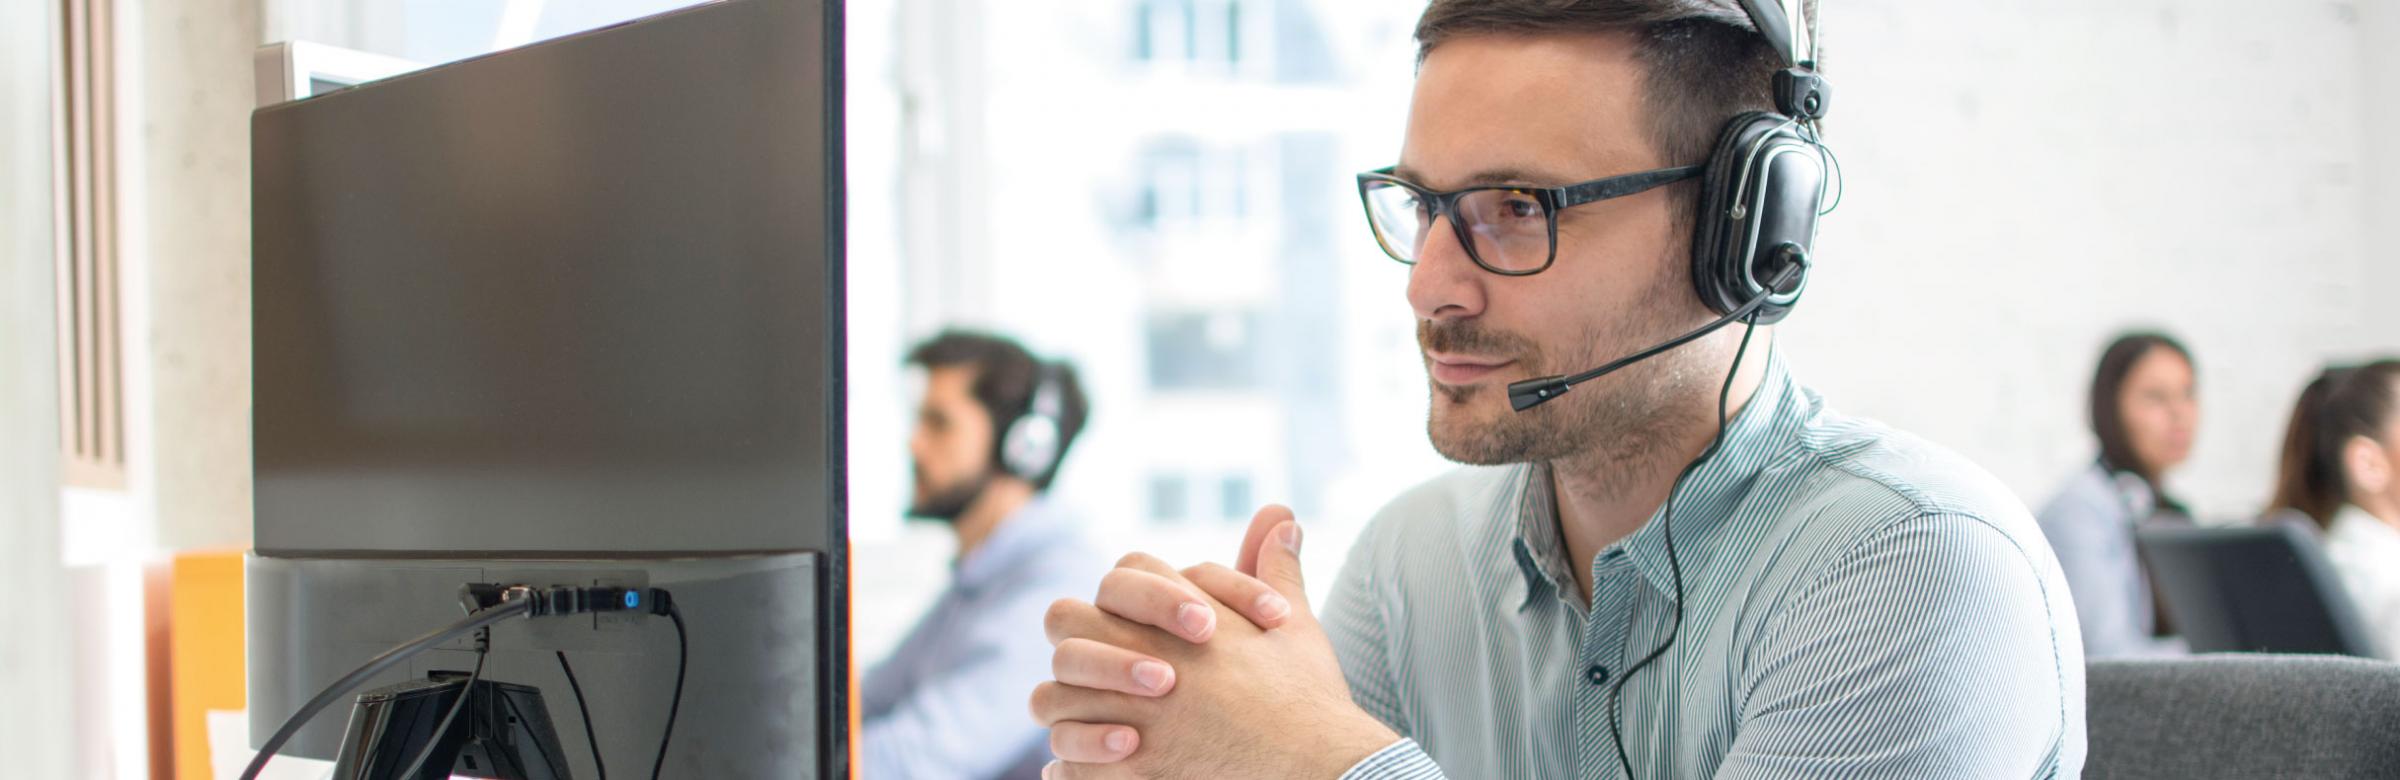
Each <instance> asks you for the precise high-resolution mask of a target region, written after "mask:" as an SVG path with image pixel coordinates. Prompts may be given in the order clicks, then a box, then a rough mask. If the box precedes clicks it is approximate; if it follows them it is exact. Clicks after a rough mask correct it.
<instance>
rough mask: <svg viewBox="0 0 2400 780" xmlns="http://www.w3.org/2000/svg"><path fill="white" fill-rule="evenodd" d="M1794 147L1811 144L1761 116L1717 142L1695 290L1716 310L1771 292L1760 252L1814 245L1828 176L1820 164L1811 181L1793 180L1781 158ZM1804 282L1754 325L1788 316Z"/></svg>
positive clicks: (1730, 128)
mask: <svg viewBox="0 0 2400 780" xmlns="http://www.w3.org/2000/svg"><path fill="white" fill-rule="evenodd" d="M1793 148H1806V149H1813V144H1811V142H1809V141H1807V140H1806V139H1804V138H1802V137H1801V136H1800V135H1799V134H1798V133H1796V132H1794V130H1793V129H1792V123H1791V122H1790V120H1788V119H1786V118H1784V117H1783V116H1781V115H1778V114H1773V113H1768V112H1764V111H1753V112H1749V113H1745V114H1742V115H1741V116H1738V117H1735V118H1734V119H1733V121H1731V122H1728V123H1726V125H1725V130H1724V132H1722V133H1720V134H1719V135H1718V136H1717V144H1716V146H1715V147H1714V148H1713V150H1712V151H1711V152H1710V154H1709V158H1708V173H1707V175H1706V176H1704V177H1703V178H1702V181H1701V187H1702V189H1701V192H1700V209H1699V211H1698V213H1696V214H1695V215H1694V219H1693V221H1692V222H1693V224H1692V288H1693V291H1694V292H1696V293H1698V294H1699V296H1700V300H1701V302H1703V303H1705V304H1707V305H1708V307H1709V309H1710V310H1711V311H1714V312H1716V313H1718V314H1731V313H1733V312H1734V311H1735V310H1738V309H1740V308H1741V307H1742V306H1744V305H1745V304H1748V303H1749V302H1750V301H1751V300H1752V299H1753V298H1756V297H1758V296H1760V295H1762V294H1767V293H1768V292H1769V291H1768V290H1767V289H1766V287H1765V282H1766V281H1767V280H1766V279H1763V278H1761V275H1760V270H1761V269H1760V268H1758V263H1757V261H1758V258H1759V257H1760V248H1762V247H1770V248H1771V247H1775V246H1778V245H1780V244H1784V243H1792V244H1796V245H1798V246H1799V247H1800V248H1801V249H1802V250H1804V251H1805V250H1807V249H1808V248H1810V247H1811V245H1812V244H1813V243H1814V240H1815V234H1816V207H1817V200H1818V196H1819V194H1820V185H1821V184H1822V182H1823V180H1824V179H1823V171H1822V167H1821V163H1816V164H1814V165H1815V166H1816V167H1814V169H1813V170H1814V172H1813V173H1812V174H1811V175H1804V176H1794V175H1790V174H1789V173H1788V171H1789V168H1788V165H1789V161H1788V160H1786V159H1785V157H1786V156H1785V155H1782V154H1777V153H1776V152H1779V151H1788V150H1790V149H1793ZM1762 189H1763V190H1764V191H1765V192H1764V193H1763V194H1764V196H1765V197H1763V198H1762V197H1760V196H1761V194H1762V193H1761V190H1762ZM1754 230H1755V231H1756V233H1755V238H1756V242H1755V243H1753V241H1752V239H1753V237H1754V235H1753V231H1754ZM1777 270H1779V269H1768V270H1767V273H1768V275H1770V276H1771V275H1772V274H1773V273H1775V272H1776V271H1777ZM1806 281H1807V279H1806V278H1805V276H1803V277H1802V278H1800V279H1798V280H1796V281H1794V282H1792V283H1789V284H1788V285H1787V286H1786V288H1785V289H1784V290H1783V291H1782V292H1779V293H1776V294H1774V295H1772V296H1771V297H1770V298H1769V299H1768V301H1767V302H1766V303H1765V304H1763V305H1761V306H1760V307H1759V308H1758V310H1757V312H1756V314H1755V315H1754V319H1753V321H1754V322H1757V323H1760V324H1767V323H1772V322H1775V321H1777V320H1781V319H1783V317H1784V315H1787V314H1790V313H1791V308H1792V304H1794V303H1796V302H1797V301H1798V299H1799V292H1800V290H1801V288H1802V286H1803V285H1804V284H1805V283H1806Z"/></svg>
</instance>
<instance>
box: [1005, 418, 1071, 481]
mask: <svg viewBox="0 0 2400 780" xmlns="http://www.w3.org/2000/svg"><path fill="white" fill-rule="evenodd" d="M1057 454H1058V421H1056V420H1053V419H1051V418H1050V417H1049V416H1047V415H1043V414H1039V413H1029V414H1026V415H1025V416H1023V417H1019V418H1017V421H1016V422H1014V423H1011V424H1009V426H1008V434H1007V435H1006V436H1004V437H1002V438H1001V440H1000V461H1001V462H1000V465H1001V467H1002V468H1005V469H1007V470H1008V473H1010V474H1013V475H1016V476H1017V477H1019V478H1021V479H1025V480H1029V481H1039V480H1040V479H1041V478H1042V473H1043V472H1045V471H1048V470H1049V469H1050V462H1051V461H1052V460H1053V459H1055V458H1056V457H1057Z"/></svg>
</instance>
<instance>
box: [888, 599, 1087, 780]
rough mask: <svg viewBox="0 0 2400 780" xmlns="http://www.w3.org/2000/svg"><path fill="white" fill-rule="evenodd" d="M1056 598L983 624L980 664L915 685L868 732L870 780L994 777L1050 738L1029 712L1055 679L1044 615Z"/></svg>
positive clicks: (1020, 603)
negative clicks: (1037, 692)
mask: <svg viewBox="0 0 2400 780" xmlns="http://www.w3.org/2000/svg"><path fill="white" fill-rule="evenodd" d="M1052 597H1053V594H1048V593H1026V594H1024V595H1022V596H1019V597H1016V598H1013V599H1010V600H1008V601H1006V602H1003V606H1002V608H1001V609H999V610H996V611H995V612H994V613H991V614H988V615H986V616H984V619H980V620H978V621H976V623H975V624H974V625H973V626H972V628H970V629H967V630H972V631H974V632H975V633H976V636H975V645H976V647H977V651H976V652H973V653H971V654H969V655H968V657H971V658H973V659H975V660H973V661H971V662H969V663H965V664H961V665H957V666H953V667H950V668H949V669H946V670H944V671H943V673H942V674H941V675H939V676H935V677H928V678H925V679H921V680H916V681H913V683H914V684H913V685H908V686H906V690H905V691H903V692H900V693H899V694H898V696H897V700H896V701H895V702H894V703H893V704H892V705H891V706H890V708H889V709H888V710H887V711H886V712H884V714H882V715H881V716H879V717H874V718H870V719H868V720H867V721H866V722H865V723H864V724H863V726H864V731H865V734H864V735H863V736H864V743H863V745H862V750H861V751H860V752H861V753H862V755H861V757H860V758H861V760H862V761H863V763H864V764H865V765H866V766H865V770H866V771H865V773H864V774H863V775H862V776H863V777H873V778H877V780H909V779H910V778H981V777H992V776H995V775H998V774H1000V773H1001V772H1003V771H1005V770H1007V769H1009V768H1010V767H1011V766H1012V765H1014V764H1015V763H1016V762H1017V761H1018V760H1020V759H1022V758H1024V755H1025V753H1026V751H1028V750H1030V749H1032V746H1033V745H1034V744H1036V743H1038V742H1039V741H1040V740H1041V739H1042V738H1043V734H1044V733H1045V732H1044V731H1043V729H1042V727H1041V725H1040V724H1038V723H1035V722H1034V720H1033V716H1032V715H1029V714H1027V712H1026V709H1025V706H1026V705H1025V702H1026V700H1027V699H1026V697H1028V696H1030V695H1032V693H1033V688H1034V686H1035V685H1038V684H1040V683H1041V681H1043V680H1045V679H1049V676H1050V645H1049V641H1048V640H1047V639H1046V638H1044V637H1043V636H1042V628H1041V627H1042V612H1043V611H1044V610H1046V609H1048V608H1049V605H1050V601H1051V599H1052Z"/></svg>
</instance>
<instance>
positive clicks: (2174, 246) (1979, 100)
mask: <svg viewBox="0 0 2400 780" xmlns="http://www.w3.org/2000/svg"><path fill="white" fill-rule="evenodd" d="M2375 1H2376V2H2379V3H2380V4H2381V9H2380V11H2379V13H2381V14H2382V18H2384V19H2385V20H2386V21H2385V22H2384V23H2385V24H2386V26H2387V28H2388V27H2389V26H2390V22H2389V16H2390V13H2391V8H2392V6H2393V3H2392V2H2391V0H2375ZM1828 11H1829V15H1828V16H1827V17H1826V18H1825V29H1826V38H1827V41H1828V43H1827V57H1826V59H1827V68H1828V70H1829V72H1830V75H1831V76H1832V79H1833V83H1834V86H1835V109H1834V113H1833V126H1832V134H1833V138H1834V140H1835V143H1836V148H1837V149H1838V150H1839V151H1840V153H1841V159H1842V162H1843V163H1845V164H1846V165H1847V168H1848V173H1849V181H1850V183H1851V185H1852V190H1851V192H1850V193H1849V196H1848V198H1847V199H1846V201H1845V202H1844V203H1843V205H1842V206H1841V209H1840V210H1839V211H1838V212H1837V213H1836V214H1834V215H1833V216H1832V217H1831V218H1830V219H1829V221H1828V223H1827V225H1826V227H1825V236H1824V246H1823V252H1822V255H1823V258H1824V260H1823V264H1822V268H1821V273H1820V275H1819V276H1818V278H1817V279H1816V280H1815V284H1814V285H1813V286H1812V287H1811V290H1810V294H1809V300H1808V301H1807V302H1806V303H1805V304H1804V305H1803V307H1802V309H1801V311H1800V313H1799V314H1797V315H1796V316H1795V317H1794V318H1793V320H1791V325H1790V327H1788V328H1787V329H1786V330H1787V331H1788V336H1789V338H1788V339H1787V341H1786V343H1787V346H1790V347H1791V348H1792V353H1793V354H1794V356H1795V357H1796V358H1797V359H1798V361H1799V362H1798V364H1797V365H1798V366H1799V367H1800V368H1801V370H1802V371H1803V372H1804V375H1805V376H1806V378H1807V379H1808V380H1810V381H1811V382H1813V383H1814V384H1815V385H1816V386H1818V387H1819V388H1820V389H1822V390H1823V391H1825V393H1826V394H1827V395H1828V396H1829V398H1830V400H1832V402H1833V403H1835V404H1836V405H1837V406H1838V407H1839V408H1842V409H1845V410H1847V411H1850V412H1852V413H1858V414H1864V415H1868V416H1873V417H1878V418H1881V419H1883V420H1885V421H1887V422H1890V423H1892V424H1894V425H1896V426H1899V427H1902V428H1905V429H1908V430H1912V431H1915V432H1917V433H1920V434H1923V435H1925V436H1927V437H1929V438H1932V439H1934V440H1936V441H1939V442H1942V443H1945V444H1948V445H1950V446H1952V447H1954V448H1956V449H1958V450H1960V451H1962V452H1965V453H1966V454H1967V455H1969V456H1971V457H1973V458H1975V459H1976V460H1978V461H1980V462H1982V463H1983V464H1985V465H1986V466H1987V467H1989V468H1990V469H1991V470H1992V471H1993V472H1995V473H1996V474H1998V475H1999V476H2000V477H2001V478H2002V479H2003V480H2005V481H2007V482H2008V483H2009V484H2010V485H2011V486H2013V487H2015V488H2016V489H2017V490H2018V491H2019V493H2020V494H2021V495H2022V496H2023V497H2024V498H2025V499H2026V500H2027V502H2028V503H2031V504H2036V505H2038V504H2039V503H2040V502H2041V501H2043V500H2044V499H2045V498H2046V497H2047V495H2048V493H2049V492H2050V490H2051V489H2052V488H2053V486H2054V484H2055V483H2056V482H2057V481H2058V480H2059V479H2060V478H2062V477H2063V476H2065V475H2066V474H2067V473H2068V472H2069V471H2070V470H2072V469H2075V468H2077V467H2079V466H2080V465H2081V464H2083V463H2085V462H2087V461H2088V459H2089V458H2090V457H2092V454H2093V451H2094V445H2093V444H2092V443H2091V441H2090V437H2089V435H2088V434H2086V433H2085V432H2084V427H2083V426H2084V423H2083V412H2082V409H2083V403H2084V401H2083V394H2084V387H2085V386H2086V384H2087V383H2088V382H2089V381H2090V380H2089V376H2090V371H2091V366H2092V364H2093V363H2094V361H2095V360H2096V358H2097V357H2098V352H2099V349H2100V347H2101V346H2102V345H2103V344H2104V343H2105V341H2106V340H2107V339H2108V338H2109V337H2110V336H2111V335H2112V333H2113V332H2114V331H2116V330H2117V329H2119V328H2122V327H2126V326H2135V325H2143V326H2156V327H2163V328H2165V329H2166V330H2168V331H2170V332H2173V333H2175V334H2177V335H2179V336H2181V337H2182V338H2183V339H2184V340H2185V342H2186V343H2187V344H2188V345H2189V346H2190V347H2191V349H2192V350H2193V351H2194V352H2195V353H2196V357H2197V360H2198V363H2199V366H2200V372H2201V393H2202V396H2203V397H2202V405H2203V417H2202V429H2201V433H2200V440H2199V444H2198V447H2197V451H2196V454H2195V456H2194V459H2193V461H2192V462H2191V463H2190V464H2189V465H2188V466H2187V467H2186V468H2185V469H2184V470H2183V471H2182V472H2181V473H2180V474H2177V475H2175V476H2174V477H2173V478H2172V479H2171V484H2172V486H2173V487H2174V489H2176V490H2178V491H2180V492H2181V493H2183V494H2184V495H2185V496H2186V497H2187V498H2188V499H2189V500H2191V501H2192V502H2193V503H2194V504H2195V505H2196V508H2197V509H2198V510H2199V511H2201V512H2202V513H2203V514H2205V515H2210V516H2213V517H2226V516H2230V515H2234V514H2246V513H2249V512H2253V511H2255V510H2256V509H2258V505H2259V504H2260V503H2261V502H2263V501H2264V500H2265V498H2266V494H2267V492H2268V490H2269V488H2270V485H2269V478H2270V474H2271V470H2272V467H2273V458H2274V451H2275V444H2276V442H2277V441H2278V439H2279V437H2280V436H2281V431H2282V425H2283V420H2284V416H2285V414H2286V410H2287V404H2288V403H2289V402H2290V399H2291V398H2292V397H2294V396H2295V395H2297V393H2298V389H2299V386H2300V384H2301V383H2302V382H2304V381H2305V379H2306V377H2307V376H2308V375H2309V374H2310V373H2311V372H2312V371H2313V370H2314V367H2315V366H2316V365H2317V364H2318V363H2319V362H2320V361H2322V360H2324V359H2327V358H2329V357H2333V358H2339V357H2351V356H2355V355H2358V354H2360V353H2362V352H2365V351H2369V350H2382V351H2385V352H2392V351H2400V328H2395V327H2393V325H2394V322H2393V318H2392V317H2391V313H2390V307H2389V306H2388V305H2378V304H2377V303H2375V301H2374V299H2371V298H2370V296H2369V295H2368V294H2367V293H2366V291H2367V290H2368V289H2369V288H2368V287H2367V283H2368V281H2369V279H2370V277H2373V276H2378V275H2380V277H2381V278H2382V279H2383V280H2384V282H2383V286H2382V288H2381V289H2385V290H2388V289H2390V286H2389V285H2390V284H2391V283H2392V282H2393V281H2394V280H2395V279H2400V276H2396V275H2395V272H2394V271H2393V270H2392V268H2391V267H2392V265H2393V262H2394V261H2393V260H2392V258H2391V255H2390V254H2389V252H2388V250H2385V251H2381V252H2380V253H2379V254H2378V256H2377V257H2376V258H2375V259H2374V260H2373V262H2372V263H2370V259H2369V255H2368V246H2367V244H2366V243H2365V241H2366V235H2367V233H2368V232H2369V230H2368V229H2367V228H2366V227H2365V225H2366V223H2367V221H2368V218H2369V214H2368V209H2367V208H2366V207H2365V206H2364V205H2362V203H2363V201H2362V199H2363V198H2365V197H2367V196H2368V195H2369V193H2370V186H2369V184H2370V182H2371V181H2372V180H2373V179H2374V178H2375V177H2376V175H2375V174H2373V173H2371V172H2370V168H2369V167H2368V164H2367V162H2366V161H2365V160H2364V158H2363V157H2362V152H2363V150H2364V148H2365V146H2366V145H2367V141H2368V135H2367V134H2366V129H2367V127H2368V124H2367V116H2368V113H2367V105H2368V104H2369V103H2370V102H2381V103H2383V104H2384V105H2378V106H2375V110H2377V111H2380V112H2381V113H2382V115H2383V116H2384V117H2386V119H2385V121H2386V122H2388V121H2390V119H2389V117H2390V116H2391V110H2390V107H2389V105H2388V104H2389V102H2390V101H2391V100H2392V99H2393V91H2392V90H2393V88H2392V87H2391V86H2390V78H2391V77H2392V76H2393V75H2395V74H2394V70H2393V66H2392V65H2391V57H2392V56H2393V55H2390V54H2382V55H2380V56H2381V58H2382V59H2380V60H2378V62H2379V63H2380V64H2379V65H2378V67H2380V68H2382V70H2381V74H2382V75H2383V77H2384V78H2383V79H2382V81H2381V83H2371V82H2370V81H2369V79H2368V76H2369V72H2368V70H2367V68H2366V65H2365V61H2364V60H2362V49H2367V48H2369V47H2367V45H2366V44H2367V43H2368V38H2367V36H2366V35H2365V34H2364V33H2362V32H2361V30H2360V23H2359V19H2360V16H2361V14H2360V13H2358V12H2357V11H2355V10H2353V6H2351V5H2348V4H2339V3H2328V4H2288V3H2257V2H2248V1H2245V0H2199V1H2193V0H2177V1H2175V2H2165V1H2163V0H2145V1H2143V2H2130V3H2104V4H2085V3H2069V2H2036V3H2029V4H2026V3H2020V4H1999V5H1993V4H1954V3H1932V4H1928V3H1922V2H1907V1H1905V0H1854V1H1853V2H1843V3H1833V4H1828ZM2375 40H2376V41H2378V42H2380V43H2379V45H2381V46H2388V45H2389V42H2390V41H2392V40H2394V38H2393V37H2392V36H2389V35H2386V36H2383V37H2379V38H2376V39H2375ZM2387 143H2388V142H2387ZM2382 165H2383V169H2382V170H2383V172H2382V173H2381V174H2380V178H2381V182H2380V183H2378V185H2377V189H2375V190H2374V191H2377V192H2380V193H2382V194H2381V197H2382V199H2383V201H2382V203H2383V205H2382V207H2381V211H2380V212H2379V213H2378V215H2377V216H2378V218H2377V219H2376V220H2375V221H2378V222H2382V221H2388V220H2385V219H2383V218H2381V215H2383V214H2389V213H2391V209H2392V206H2393V200H2392V197H2393V196H2392V189H2391V187H2392V185H2391V184H2390V182H2391V181H2393V180H2394V179H2395V178H2400V171H2394V170H2393V168H2392V162H2391V161H2390V160H2389V159H2388V158H2387V159H2386V160H2385V162H2383V163H2382ZM2370 265H2372V266H2373V267H2372V268H2370ZM2384 300H2388V296H2386V297H2385V298H2384Z"/></svg>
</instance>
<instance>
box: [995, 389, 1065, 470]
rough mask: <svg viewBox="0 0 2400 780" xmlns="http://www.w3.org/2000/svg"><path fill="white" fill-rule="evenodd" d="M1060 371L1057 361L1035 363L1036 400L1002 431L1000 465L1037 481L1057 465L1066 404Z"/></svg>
mask: <svg viewBox="0 0 2400 780" xmlns="http://www.w3.org/2000/svg"><path fill="white" fill-rule="evenodd" d="M1061 373H1063V372H1062V371H1061V370H1060V369H1059V367H1058V365H1057V364H1054V363H1045V362H1039V361H1036V362H1035V363H1034V380H1033V401H1032V403H1031V404H1030V405H1028V406H1027V407H1026V408H1025V413H1024V414H1020V415H1017V419H1015V420H1012V421H1010V422H1009V424H1008V431H1007V432H1005V433H1002V434H1001V435H1000V467H1001V468H1002V469H1005V470H1007V471H1008V473H1009V474H1011V475H1014V476H1016V477H1017V478H1019V479H1023V480H1025V481H1027V482H1031V483H1034V484H1036V485H1039V484H1041V483H1042V477H1044V476H1045V475H1047V474H1049V473H1050V469H1051V468H1052V467H1054V466H1056V465H1058V455H1059V444H1060V441H1059V440H1060V438H1061V436H1060V433H1061V432H1062V431H1061V429H1062V427H1063V425H1064V423H1063V420H1062V419H1061V418H1063V417H1065V416H1066V405H1067V402H1066V399H1065V397H1064V396H1065V393H1066V390H1065V389H1063V388H1061V387H1060V386H1059V384H1060V383H1061V382H1063V381H1065V380H1064V378H1063V377H1061V376H1060V374H1061Z"/></svg>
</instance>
